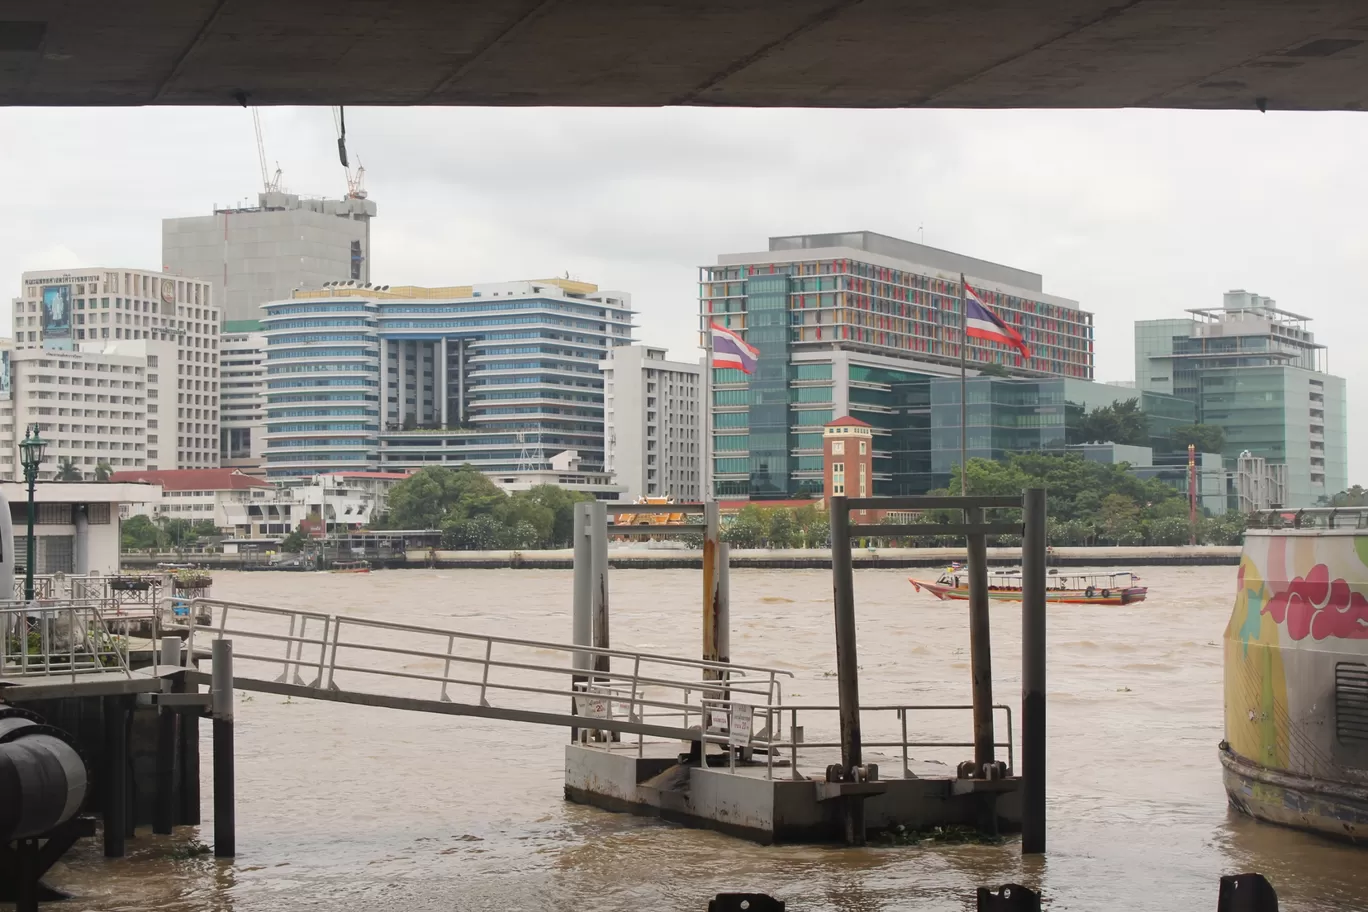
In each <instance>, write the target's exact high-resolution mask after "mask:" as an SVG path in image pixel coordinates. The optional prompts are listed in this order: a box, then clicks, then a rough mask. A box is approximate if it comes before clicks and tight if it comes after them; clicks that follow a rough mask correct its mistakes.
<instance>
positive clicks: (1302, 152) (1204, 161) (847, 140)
mask: <svg viewBox="0 0 1368 912" xmlns="http://www.w3.org/2000/svg"><path fill="white" fill-rule="evenodd" d="M261 114H262V122H263V126H264V131H265V138H266V155H267V158H268V160H269V162H270V166H271V169H272V170H274V167H275V163H276V162H277V161H278V162H279V164H280V167H281V168H282V170H283V171H284V184H285V186H286V187H287V188H288V189H289V190H290V191H291V192H296V193H301V194H310V195H328V196H340V195H341V194H342V193H343V192H344V190H345V183H344V179H343V174H342V169H341V166H340V165H339V163H338V161H337V157H336V134H335V131H334V121H333V116H332V114H331V112H330V111H329V110H328V109H322V108H269V109H262V112H261ZM347 132H348V145H349V147H350V149H351V151H352V154H353V156H357V157H359V158H360V159H361V161H362V162H363V163H364V164H365V166H366V187H367V189H368V190H369V191H370V194H371V198H372V199H373V200H375V202H376V204H377V206H378V207H379V216H378V217H377V219H376V220H375V222H374V228H373V231H374V234H373V249H372V279H373V280H374V281H376V282H377V283H388V284H395V285H397V284H418V285H446V284H466V283H470V282H482V281H501V280H508V279H517V278H541V277H547V276H552V275H563V274H565V273H566V272H567V271H568V272H569V273H570V275H571V276H572V277H575V278H579V279H583V280H585V281H590V282H594V283H597V284H598V285H600V286H601V287H605V288H615V289H621V290H625V291H628V292H630V293H631V294H632V297H633V301H634V304H635V306H636V308H637V309H638V310H639V311H640V315H639V317H638V323H639V326H640V328H639V330H638V338H639V339H640V340H641V341H645V342H650V343H652V344H659V345H666V346H668V347H670V349H671V350H672V355H673V356H675V357H679V358H682V359H687V360H694V359H696V357H697V355H698V352H697V350H696V349H695V348H694V346H695V345H696V339H695V336H694V334H693V330H692V327H693V326H694V325H695V324H694V322H693V320H694V318H693V314H694V313H695V311H696V308H697V304H698V301H697V294H698V288H697V275H698V274H697V267H698V266H699V265H701V264H704V263H709V262H713V261H714V260H715V258H716V256H717V255H718V254H719V253H723V252H741V251H751V250H763V249H765V247H766V239H767V238H768V237H769V236H771V235H779V234H796V233H800V232H830V231H850V230H858V229H868V230H872V231H880V232H883V233H886V234H892V235H897V236H900V237H905V238H909V239H911V240H918V239H919V237H920V238H923V239H924V241H925V243H927V244H931V245H934V246H937V247H944V248H947V249H950V250H955V251H958V252H961V253H965V254H969V255H972V256H977V257H982V258H985V259H989V260H996V261H998V262H1001V263H1006V264H1009V265H1012V266H1016V267H1020V268H1023V269H1028V270H1031V271H1034V272H1039V273H1042V274H1043V275H1044V277H1045V291H1047V292H1049V293H1051V294H1056V295H1063V296H1065V297H1068V298H1073V299H1075V300H1077V301H1079V302H1080V304H1081V306H1082V307H1083V308H1084V309H1086V310H1090V311H1092V312H1094V313H1095V314H1096V315H1097V316H1096V321H1097V341H1098V344H1097V376H1098V379H1101V380H1121V379H1129V378H1131V377H1132V376H1133V373H1134V366H1133V361H1134V356H1133V348H1132V345H1133V333H1132V326H1131V324H1132V321H1134V320H1136V319H1146V318H1154V317H1163V316H1180V315H1181V314H1182V311H1183V310H1184V309H1185V308H1189V307H1214V306H1219V305H1220V303H1221V293H1222V292H1223V291H1226V290H1228V289H1231V288H1245V289H1247V290H1250V291H1256V292H1258V293H1260V294H1264V295H1268V296H1271V297H1273V298H1275V299H1276V300H1277V301H1278V303H1279V305H1280V306H1282V307H1284V308H1286V309H1288V310H1292V311H1296V312H1298V313H1303V314H1307V315H1309V316H1311V317H1313V318H1314V319H1315V322H1314V323H1313V324H1312V326H1313V329H1314V330H1315V332H1316V334H1317V337H1318V338H1319V339H1320V341H1323V342H1326V343H1328V344H1329V345H1330V368H1331V371H1332V372H1334V373H1338V374H1341V375H1343V376H1345V377H1347V378H1348V381H1349V382H1348V388H1349V408H1350V412H1349V413H1350V416H1351V421H1350V425H1351V429H1350V434H1349V448H1350V459H1349V476H1350V481H1351V483H1352V482H1359V483H1365V482H1368V424H1363V425H1361V427H1360V428H1359V429H1355V428H1354V427H1353V425H1354V422H1353V421H1352V416H1353V415H1354V414H1355V408H1356V406H1357V405H1358V404H1359V403H1360V402H1361V401H1362V400H1361V399H1360V398H1359V394H1360V392H1361V391H1362V390H1364V389H1365V388H1366V386H1365V385H1366V384H1368V358H1365V357H1363V356H1362V355H1361V354H1360V352H1361V351H1362V350H1363V348H1364V346H1363V345H1362V342H1361V340H1363V339H1364V338H1365V336H1368V314H1365V310H1364V306H1363V298H1364V295H1363V291H1362V288H1363V286H1362V284H1361V283H1362V282H1363V279H1362V274H1363V270H1364V265H1365V253H1366V252H1368V221H1365V218H1364V215H1363V213H1364V211H1365V202H1366V201H1368V169H1366V168H1364V167H1363V165H1362V161H1363V158H1362V150H1363V149H1365V148H1368V115H1363V114H1289V113H1270V114H1258V113H1255V112H1247V113H1246V112H1238V113H1196V112H1169V111H1107V112H1094V111H1078V112H1075V111H1067V112H1065V111H1052V112H1041V111H1015V112H978V111H793V110H713V109H690V108H670V109H650V110H566V109H517V108H509V109H484V108H477V109H431V108H429V109H423V108H408V109H349V110H348V111H347ZM0 136H3V137H4V140H3V143H0V156H2V157H3V164H4V172H3V173H4V175H5V178H6V179H5V186H6V195H7V197H8V199H9V200H10V202H9V204H8V205H7V206H6V208H7V212H6V213H5V217H4V218H2V219H0V232H2V233H3V243H2V244H0V282H3V283H4V286H5V287H7V288H9V289H11V290H12V291H11V295H12V294H14V293H17V292H18V290H19V275H20V273H21V272H23V271H24V270H27V269H49V268H65V267H77V266H95V265H99V266H130V267H145V268H149V269H159V268H160V267H161V259H160V257H161V253H160V246H161V221H160V220H161V219H162V218H163V217H167V216H179V215H196V214H208V213H209V212H210V211H211V208H212V207H213V206H214V205H215V204H218V205H224V204H227V203H233V202H237V201H254V200H255V195H256V193H257V191H258V190H259V189H260V184H261V177H260V171H259V168H258V165H257V154H256V144H255V143H256V141H255V135H254V133H253V129H252V118H251V113H250V112H249V111H247V110H245V109H240V108H218V109H174V108H160V109H154V108H144V109H103V110H82V109H65V110H34V109H30V110H26V109H17V108H4V109H0ZM7 298H8V296H7V297H6V303H5V304H4V305H2V306H0V327H3V328H4V331H5V332H8V331H9V326H10V319H9V312H8V300H7Z"/></svg>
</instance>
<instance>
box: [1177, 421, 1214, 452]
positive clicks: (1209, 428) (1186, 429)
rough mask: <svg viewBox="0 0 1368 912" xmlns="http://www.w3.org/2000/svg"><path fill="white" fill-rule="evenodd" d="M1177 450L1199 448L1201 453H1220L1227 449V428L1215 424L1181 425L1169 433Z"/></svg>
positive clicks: (1198, 450)
mask: <svg viewBox="0 0 1368 912" xmlns="http://www.w3.org/2000/svg"><path fill="white" fill-rule="evenodd" d="M1169 440H1170V441H1171V442H1172V443H1173V448H1174V449H1175V450H1186V449H1187V448H1188V445H1189V444H1191V445H1192V446H1195V447H1197V452H1199V453H1219V452H1221V451H1222V450H1224V449H1225V428H1221V427H1217V426H1216V425H1214V424H1180V425H1177V426H1176V427H1174V429H1173V430H1171V431H1169Z"/></svg>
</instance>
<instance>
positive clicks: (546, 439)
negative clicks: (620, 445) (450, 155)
mask: <svg viewBox="0 0 1368 912" xmlns="http://www.w3.org/2000/svg"><path fill="white" fill-rule="evenodd" d="M265 311H266V316H265V317H264V318H263V319H262V321H261V322H262V327H263V333H264V336H265V338H266V359H265V363H266V378H265V395H266V449H265V462H266V474H267V477H269V478H280V479H289V478H298V477H303V476H308V475H315V474H318V473H319V472H334V471H339V470H341V469H346V470H356V471H360V470H367V469H370V470H378V469H383V470H390V471H393V470H410V469H417V468H422V467H424V466H427V465H447V466H457V465H461V464H463V463H471V464H473V465H475V466H476V467H477V468H479V469H481V470H482V471H486V472H514V471H520V470H527V471H533V470H539V469H546V468H547V466H548V464H549V459H550V457H551V456H552V455H554V454H556V453H559V452H564V451H567V450H573V451H575V452H577V453H578V455H579V459H580V465H581V466H582V468H583V470H584V471H587V472H602V471H603V463H604V428H603V377H602V374H601V373H600V372H599V362H600V361H601V360H603V358H604V356H605V354H606V353H607V352H608V350H609V349H610V348H613V347H615V346H619V345H627V344H629V343H630V342H631V334H632V315H633V311H632V310H631V307H630V300H629V298H628V296H627V295H625V294H622V293H619V292H601V291H599V290H598V289H597V288H596V287H595V286H593V285H588V284H585V283H583V282H572V281H568V280H562V279H551V280H544V281H532V282H510V283H504V284H498V285H476V286H459V287H448V288H417V287H412V286H406V287H402V288H400V287H396V288H390V287H388V286H383V287H381V288H363V287H356V286H354V285H352V284H348V283H339V284H335V285H332V286H329V287H326V288H323V289H319V290H314V291H298V292H295V294H294V296H293V297H291V298H289V299H287V300H284V301H274V302H271V303H269V304H266V305H265Z"/></svg>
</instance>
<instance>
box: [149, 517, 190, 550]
mask: <svg viewBox="0 0 1368 912" xmlns="http://www.w3.org/2000/svg"><path fill="white" fill-rule="evenodd" d="M157 524H158V525H160V526H161V529H162V538H163V540H164V541H165V542H166V544H167V545H169V546H170V547H172V548H176V549H180V548H184V547H186V546H187V545H192V544H194V543H195V540H196V539H197V538H198V536H196V535H195V534H194V532H193V531H192V526H191V523H190V520H188V519H170V518H168V517H166V516H159V517H157Z"/></svg>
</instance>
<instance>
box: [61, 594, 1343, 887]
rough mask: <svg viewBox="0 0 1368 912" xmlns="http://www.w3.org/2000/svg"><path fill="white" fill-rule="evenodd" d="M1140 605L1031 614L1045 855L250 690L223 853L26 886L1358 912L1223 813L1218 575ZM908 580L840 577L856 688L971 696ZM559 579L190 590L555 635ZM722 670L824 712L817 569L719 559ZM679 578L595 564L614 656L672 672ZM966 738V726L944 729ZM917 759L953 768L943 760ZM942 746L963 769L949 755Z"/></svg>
mask: <svg viewBox="0 0 1368 912" xmlns="http://www.w3.org/2000/svg"><path fill="white" fill-rule="evenodd" d="M1144 576H1145V582H1146V583H1147V584H1148V585H1149V586H1150V587H1151V589H1150V592H1151V595H1150V599H1149V601H1147V602H1144V603H1141V604H1138V605H1131V606H1127V607H1123V608H1088V607H1083V606H1069V605H1053V606H1050V608H1049V666H1048V667H1049V738H1050V744H1049V795H1050V803H1049V810H1050V822H1049V852H1048V854H1047V855H1045V856H1044V858H1041V859H1026V860H1023V859H1022V858H1021V855H1020V845H1019V843H1017V842H1015V841H1008V842H1007V843H1006V844H1005V845H1001V846H989V845H968V846H943V847H921V846H913V847H897V848H893V847H871V848H866V849H858V850H857V849H846V848H840V847H834V846H822V847H804V846H797V847H793V846H781V847H763V846H758V845H753V844H750V843H747V842H742V841H738V840H735V839H730V838H727V837H723V836H720V835H717V834H714V833H709V832H704V831H699V830H690V829H685V828H682V827H678V826H674V825H671V824H665V823H661V822H659V821H653V820H645V819H637V818H633V817H629V816H623V815H615V814H610V813H607V812H604V811H599V810H595V809H592V808H586V807H581V806H577V805H573V804H569V803H567V802H566V801H565V800H564V799H563V797H562V769H563V751H562V745H563V743H564V741H565V740H566V737H567V734H566V733H565V732H564V731H563V730H560V729H554V728H547V727H538V726H531V725H521V724H511V723H507V722H496V721H486V720H480V719H469V718H460V717H446V716H440V717H439V716H432V715H429V714H422V713H408V712H399V711H394V710H385V709H373V708H358V707H351V706H344V705H338V704H332V703H321V702H312V701H307V700H299V699H294V700H287V699H286V698H285V697H280V696H274V695H269V694H255V695H252V696H246V695H240V696H239V699H240V703H239V706H238V710H237V754H238V758H237V771H238V834H237V845H238V852H239V854H238V857H237V858H236V859H235V860H234V861H232V862H231V863H227V862H217V861H215V860H214V859H213V858H212V857H184V856H185V855H186V852H185V847H186V846H187V844H189V843H191V842H193V841H195V840H202V841H203V842H205V843H210V842H212V838H213V828H212V825H211V814H212V806H211V805H212V802H211V800H210V794H211V792H210V785H211V783H210V769H209V763H208V758H209V743H208V726H207V725H206V726H203V728H202V731H203V733H204V737H205V743H204V745H203V756H204V764H203V767H204V768H203V776H204V801H205V804H204V810H205V820H204V825H203V826H202V827H200V828H198V829H196V828H180V829H179V830H178V831H177V834H176V835H174V836H166V837H153V836H151V835H150V834H149V833H147V832H146V831H139V834H138V837H137V838H136V839H135V840H133V841H132V842H130V854H129V857H128V858H125V859H121V860H114V861H106V860H105V859H103V858H102V857H101V855H100V845H99V841H98V839H96V840H84V841H83V842H82V844H81V846H80V847H79V848H77V849H76V850H74V851H73V852H72V854H71V855H70V856H68V859H67V861H66V862H65V863H63V864H62V865H61V866H59V867H58V868H57V869H56V870H55V871H54V872H53V875H52V877H51V878H50V879H51V881H52V882H53V883H54V884H56V885H59V886H61V887H63V888H65V889H67V890H70V891H72V892H74V893H75V894H76V896H77V899H75V900H74V902H73V903H71V904H68V906H67V908H73V909H83V910H84V909H91V910H135V909H136V910H149V909H154V910H176V912H190V910H223V912H230V910H231V912H255V910H272V912H276V910H279V912H288V910H305V909H308V910H315V909H403V910H448V909H462V910H464V909H472V910H485V909H488V910H495V909H499V910H506V909H547V910H562V909H564V910H570V909H582V910H622V912H627V910H674V909H678V910H700V912H701V910H703V909H706V908H707V900H708V898H709V897H711V896H712V895H713V894H715V893H717V892H719V891H722V890H733V889H744V890H757V891H765V892H769V893H771V894H773V895H775V896H777V897H779V898H781V899H784V900H786V901H787V902H788V908H789V909H791V910H794V912H810V910H811V912H816V910H832V912H876V910H895V909H918V910H923V909H924V910H947V912H949V910H954V912H961V910H965V909H971V908H973V899H972V897H973V893H974V890H975V888H976V887H978V886H981V885H998V884H1002V883H1006V882H1010V881H1018V882H1022V883H1026V884H1028V885H1031V886H1034V887H1037V888H1039V889H1041V890H1043V892H1044V894H1045V897H1046V901H1047V903H1048V906H1049V908H1052V909H1074V910H1098V912H1101V910H1118V909H1135V910H1146V909H1153V910H1193V912H1198V910H1200V912H1206V910H1214V909H1215V908H1216V894H1217V886H1218V878H1219V876H1220V875H1222V874H1230V873H1239V872H1243V871H1259V872H1262V873H1264V874H1265V875H1267V876H1268V877H1269V878H1270V880H1272V881H1273V883H1274V886H1275V887H1276V888H1277V890H1278V892H1279V895H1280V898H1281V900H1282V908H1284V909H1291V910H1303V909H1308V910H1309V909H1361V908H1364V907H1366V906H1368V864H1365V862H1368V854H1365V853H1364V850H1360V849H1354V848H1351V847H1346V846H1342V845H1339V844H1336V843H1332V842H1329V841H1326V840H1322V839H1320V838H1317V837H1313V836H1309V835H1304V834H1300V833H1295V832H1292V831H1288V830H1282V829H1277V828H1271V827H1266V826H1264V825H1261V824H1257V823H1254V822H1252V821H1249V820H1246V819H1244V818H1241V817H1239V816H1236V815H1234V814H1233V813H1231V812H1229V811H1228V810H1227V807H1226V800H1225V795H1224V793H1223V792H1222V789H1221V777H1220V765H1219V762H1218V760H1217V754H1216V745H1217V742H1218V741H1219V740H1220V738H1221V700H1222V690H1221V655H1222V652H1221V648H1220V643H1221V636H1222V632H1223V630H1224V628H1225V624H1226V620H1227V617H1228V615H1229V612H1230V607H1231V603H1232V598H1233V592H1234V585H1235V568H1233V567H1219V568H1216V567H1203V568H1151V569H1149V570H1148V571H1147V572H1145V573H1144ZM906 577H907V573H906V572H894V571H872V570H871V571H860V572H857V574H856V580H855V587H856V598H857V606H858V612H859V649H860V665H861V666H862V668H863V672H862V678H861V683H860V687H861V698H862V699H863V700H864V701H865V702H866V703H869V704H874V703H879V702H881V703H894V702H902V703H944V702H955V703H958V702H967V701H968V699H969V671H968V634H967V628H966V624H965V608H964V605H963V603H942V602H937V601H935V600H934V599H933V598H931V597H929V596H926V595H917V594H914V593H913V592H912V589H911V587H910V586H909V585H908V583H907V581H906ZM570 580H571V574H570V572H569V571H533V570H521V571H498V570H463V571H419V570H409V571H390V572H376V573H373V574H370V575H369V576H362V575H333V574H291V573H258V574H238V573H217V574H215V582H214V595H215V596H216V597H218V598H222V599H234V600H241V601H248V602H254V603H258V604H273V605H287V606H300V607H309V608H312V609H315V610H322V611H333V612H341V613H346V614H354V615H358V616H367V617H374V618H381V619H388V620H397V621H403V622H406V623H412V624H430V625H433V626H441V627H448V628H455V629H461V630H470V631H473V632H479V633H491V634H499V635H505V636H515V637H523V638H528V639H543V640H555V641H568V640H569V638H570V627H571V625H570ZM731 585H732V626H733V632H732V658H733V660H735V661H737V662H750V663H754V664H762V665H763V664H768V665H778V666H781V667H784V668H788V669H791V670H793V671H794V672H795V673H796V679H795V680H794V681H793V682H791V684H790V685H789V686H788V687H787V688H786V690H785V699H786V700H789V701H792V700H793V698H794V697H798V698H801V700H802V701H804V702H809V703H813V702H822V703H834V702H835V679H834V677H832V673H833V672H834V670H835V664H836V661H835V648H834V643H833V621H832V614H831V577H830V574H829V573H828V572H827V571H816V570H812V571H808V570H797V571H762V570H735V571H733V572H732V574H731ZM700 589H701V582H700V576H699V574H698V572H697V571H687V570H651V571H630V570H627V571H615V572H614V574H613V576H612V633H613V645H614V646H615V647H619V648H633V649H642V650H647V651H656V652H668V653H675V654H682V655H689V656H693V655H697V651H698V648H699V643H700V640H701V633H700V610H699V602H700V597H699V594H700ZM993 611H994V614H993V659H994V679H995V687H996V697H997V699H998V701H999V702H1012V703H1018V704H1019V701H1020V676H1019V673H1020V630H1021V615H1020V606H1019V605H1016V604H1002V605H995V606H994V607H993ZM950 722H951V724H952V726H953V730H952V731H950V732H949V734H952V735H957V736H958V737H956V738H954V740H967V739H968V736H969V719H968V715H967V713H966V714H964V716H963V717H960V718H956V719H952V720H950ZM955 753H956V752H952V754H951V755H946V754H944V753H942V754H941V755H940V756H939V757H938V758H937V759H941V760H944V761H945V762H947V763H951V764H953V763H954V762H956V761H957V760H959V759H963V757H962V756H958V755H955ZM957 753H959V754H963V753H966V752H963V751H960V752H957Z"/></svg>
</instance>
